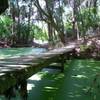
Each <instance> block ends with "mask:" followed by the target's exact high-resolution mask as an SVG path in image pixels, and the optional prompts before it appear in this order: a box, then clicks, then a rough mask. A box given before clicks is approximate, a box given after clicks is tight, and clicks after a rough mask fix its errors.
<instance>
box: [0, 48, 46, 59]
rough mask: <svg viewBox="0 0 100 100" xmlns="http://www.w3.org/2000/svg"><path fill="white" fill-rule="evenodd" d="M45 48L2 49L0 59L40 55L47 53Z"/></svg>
mask: <svg viewBox="0 0 100 100" xmlns="http://www.w3.org/2000/svg"><path fill="white" fill-rule="evenodd" d="M45 51H46V49H43V48H33V47H30V48H26V47H25V48H2V49H0V58H8V57H19V56H23V55H30V54H39V53H41V52H45Z"/></svg>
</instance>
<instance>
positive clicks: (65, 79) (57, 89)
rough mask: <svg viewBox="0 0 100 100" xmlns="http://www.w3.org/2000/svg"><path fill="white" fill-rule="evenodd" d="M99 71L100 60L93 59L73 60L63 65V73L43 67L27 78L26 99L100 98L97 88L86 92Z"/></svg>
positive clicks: (74, 99) (89, 99)
mask: <svg viewBox="0 0 100 100" xmlns="http://www.w3.org/2000/svg"><path fill="white" fill-rule="evenodd" d="M99 72H100V62H99V61H93V60H73V61H71V62H70V64H68V65H67V64H66V65H65V71H64V73H61V72H60V70H56V69H48V68H46V69H43V70H42V71H41V72H38V73H37V74H35V75H33V76H32V77H30V78H29V79H28V80H27V81H28V86H27V89H28V100H81V99H82V100H100V99H99V98H100V95H99V93H100V91H99V90H98V89H95V88H94V89H93V91H92V93H91V94H90V93H86V91H87V90H88V88H89V87H90V85H91V83H92V81H93V78H94V76H95V75H96V73H99ZM98 91H99V92H98ZM1 100H4V99H1ZM12 100H20V98H19V96H17V98H16V99H12Z"/></svg>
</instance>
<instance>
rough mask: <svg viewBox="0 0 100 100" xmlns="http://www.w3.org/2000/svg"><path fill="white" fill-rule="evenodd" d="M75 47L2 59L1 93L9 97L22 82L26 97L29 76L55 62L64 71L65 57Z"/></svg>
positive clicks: (0, 63)
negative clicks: (13, 89)
mask: <svg viewBox="0 0 100 100" xmlns="http://www.w3.org/2000/svg"><path fill="white" fill-rule="evenodd" d="M74 48H75V46H71V47H69V46H67V47H63V48H59V49H54V50H50V51H48V52H45V53H40V54H34V55H28V56H21V57H11V58H5V59H0V94H5V95H6V96H7V97H9V95H10V94H8V93H10V92H11V91H12V88H13V87H14V86H15V85H16V84H20V87H21V88H20V89H21V91H22V97H23V96H24V98H25V96H26V94H27V81H26V80H27V78H29V77H30V76H32V75H33V74H34V73H36V72H38V71H39V70H41V69H42V68H44V67H46V66H48V65H50V64H52V63H54V62H59V63H60V64H61V71H63V70H64V62H65V60H66V59H65V58H67V57H68V56H67V55H68V54H69V52H71V51H73V49H74ZM23 91H24V93H23Z"/></svg>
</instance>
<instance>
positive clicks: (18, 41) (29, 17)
mask: <svg viewBox="0 0 100 100" xmlns="http://www.w3.org/2000/svg"><path fill="white" fill-rule="evenodd" d="M3 1H5V3H4V5H2V6H1V7H4V10H5V9H6V8H7V7H8V4H9V7H8V9H7V10H6V11H5V12H4V13H2V15H1V16H0V24H1V25H0V27H1V28H0V40H1V41H2V40H3V41H8V44H10V45H12V46H15V45H24V46H29V45H32V43H33V41H34V40H42V41H48V42H49V43H51V44H55V43H56V42H57V41H61V42H62V43H63V44H66V43H67V42H68V40H69V39H80V38H82V37H83V38H85V37H86V36H88V35H98V34H99V32H100V13H99V12H100V0H9V1H8V2H7V0H3ZM0 3H1V2H0ZM4 10H3V11H4ZM1 11H2V10H1Z"/></svg>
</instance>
